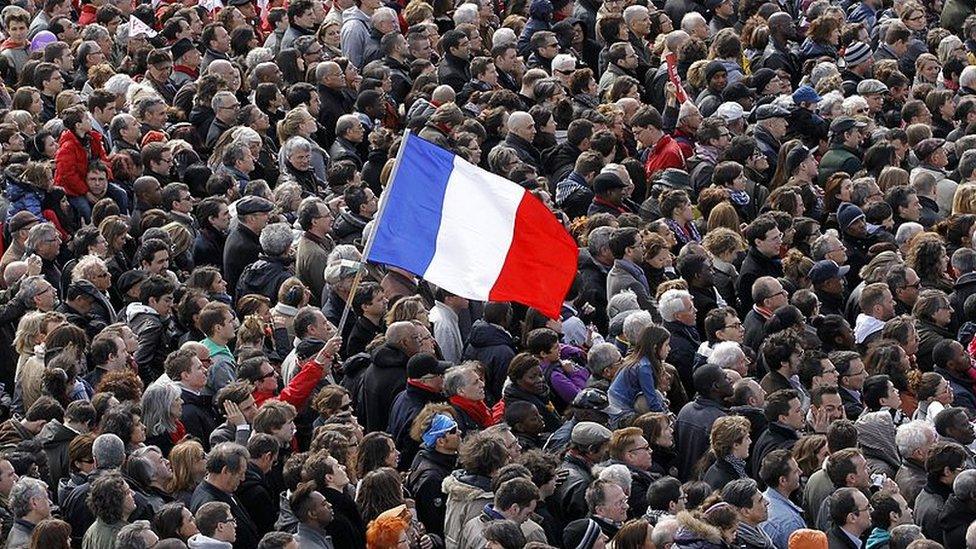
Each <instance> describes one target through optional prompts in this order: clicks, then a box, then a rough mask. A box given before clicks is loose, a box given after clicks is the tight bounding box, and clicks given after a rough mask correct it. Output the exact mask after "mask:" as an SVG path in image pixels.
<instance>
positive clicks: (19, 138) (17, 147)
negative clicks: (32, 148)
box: [6, 132, 24, 152]
mask: <svg viewBox="0 0 976 549" xmlns="http://www.w3.org/2000/svg"><path fill="white" fill-rule="evenodd" d="M6 149H7V150H8V151H10V152H23V150H24V136H23V135H21V134H20V132H17V133H15V134H13V135H12V136H10V139H9V140H8V141H7V146H6Z"/></svg>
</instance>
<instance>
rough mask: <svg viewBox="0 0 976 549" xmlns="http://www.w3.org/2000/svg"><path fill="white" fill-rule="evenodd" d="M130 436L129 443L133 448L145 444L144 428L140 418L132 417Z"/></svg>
mask: <svg viewBox="0 0 976 549" xmlns="http://www.w3.org/2000/svg"><path fill="white" fill-rule="evenodd" d="M132 425H133V427H132V436H131V437H130V439H129V442H130V443H131V444H132V445H133V446H135V445H137V444H142V443H143V442H146V426H145V425H144V424H143V423H142V418H141V417H140V416H132Z"/></svg>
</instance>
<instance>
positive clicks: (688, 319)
mask: <svg viewBox="0 0 976 549" xmlns="http://www.w3.org/2000/svg"><path fill="white" fill-rule="evenodd" d="M682 302H683V303H684V309H682V311H681V312H680V313H676V314H675V315H674V318H675V320H677V321H679V322H681V323H682V324H684V325H686V326H694V325H695V315H696V314H697V313H698V310H697V309H695V303H694V302H693V301H692V300H691V299H689V298H687V297H686V298H684V299H683V300H682Z"/></svg>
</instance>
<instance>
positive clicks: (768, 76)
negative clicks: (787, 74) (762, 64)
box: [750, 68, 776, 93]
mask: <svg viewBox="0 0 976 549" xmlns="http://www.w3.org/2000/svg"><path fill="white" fill-rule="evenodd" d="M773 78H776V71H774V70H773V69H767V68H762V69H759V70H757V71H756V72H754V73H752V79H751V82H750V83H751V84H752V87H753V89H755V90H756V92H757V93H762V91H763V89H764V88H765V87H766V86H768V85H769V83H770V82H771V81H772V80H773Z"/></svg>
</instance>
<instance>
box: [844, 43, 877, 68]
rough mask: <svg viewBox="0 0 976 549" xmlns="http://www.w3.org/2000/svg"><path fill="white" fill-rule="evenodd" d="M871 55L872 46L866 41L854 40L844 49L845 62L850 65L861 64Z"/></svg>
mask: <svg viewBox="0 0 976 549" xmlns="http://www.w3.org/2000/svg"><path fill="white" fill-rule="evenodd" d="M870 57H871V46H869V45H867V44H865V43H864V42H854V43H853V44H851V45H850V46H847V49H846V50H844V64H845V65H847V66H848V67H853V66H856V65H860V64H861V63H864V62H865V61H867V60H868V58H870Z"/></svg>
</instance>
